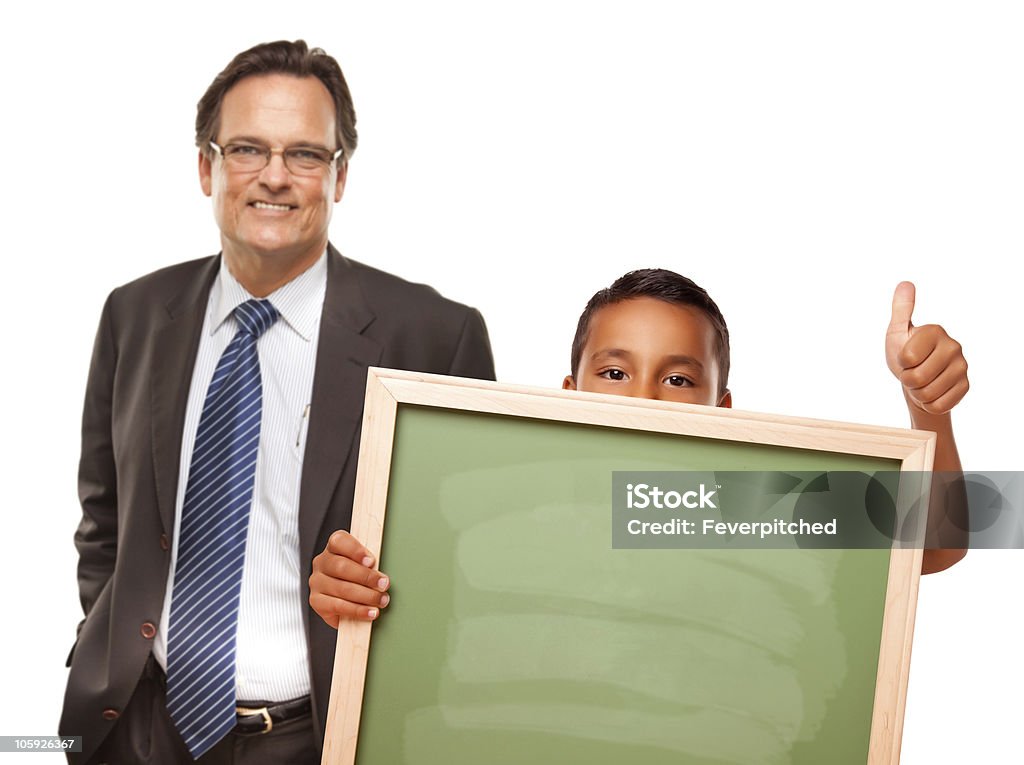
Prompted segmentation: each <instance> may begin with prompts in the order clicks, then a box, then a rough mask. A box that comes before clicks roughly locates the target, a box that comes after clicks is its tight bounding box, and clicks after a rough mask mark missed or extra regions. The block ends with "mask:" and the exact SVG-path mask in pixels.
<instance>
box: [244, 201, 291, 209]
mask: <svg viewBox="0 0 1024 765" xmlns="http://www.w3.org/2000/svg"><path fill="white" fill-rule="evenodd" d="M252 206H253V207H255V208H256V209H257V210H290V209H292V208H291V205H275V204H271V203H270V202H253V203H252Z"/></svg>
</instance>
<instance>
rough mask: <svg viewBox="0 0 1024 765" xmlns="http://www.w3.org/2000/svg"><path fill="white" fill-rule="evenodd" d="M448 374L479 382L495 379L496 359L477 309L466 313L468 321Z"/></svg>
mask: <svg viewBox="0 0 1024 765" xmlns="http://www.w3.org/2000/svg"><path fill="white" fill-rule="evenodd" d="M448 374H450V375H454V376H456V377H473V378H476V379H478V380H494V379H495V374H494V357H493V356H492V355H491V341H490V338H488V336H487V326H486V325H485V324H484V317H483V316H481V315H480V312H479V311H477V310H476V309H475V308H470V309H469V310H468V311H467V312H466V320H465V321H464V322H463V324H462V331H461V334H460V335H459V341H458V343H457V344H456V347H455V355H454V356H452V360H451V364H450V365H449V368H448Z"/></svg>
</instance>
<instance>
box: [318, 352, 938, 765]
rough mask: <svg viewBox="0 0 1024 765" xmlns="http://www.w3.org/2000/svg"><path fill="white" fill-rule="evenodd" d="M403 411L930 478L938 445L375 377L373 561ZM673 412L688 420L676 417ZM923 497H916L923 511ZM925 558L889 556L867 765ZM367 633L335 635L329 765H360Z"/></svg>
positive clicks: (902, 685)
mask: <svg viewBox="0 0 1024 765" xmlns="http://www.w3.org/2000/svg"><path fill="white" fill-rule="evenodd" d="M399 404H414V405H419V406H428V407H438V408H443V409H459V410H466V411H472V412H482V413H488V414H500V415H511V416H517V417H529V418H533V419H542V420H558V421H562V422H569V423H578V424H585V425H598V426H606V427H614V428H619V429H622V428H625V429H633V430H643V431H648V432H658V433H671V434H677V435H685V436H698V437H703V438H714V439H720V440H727V441H737V442H744V443H756V444H764V445H771V446H782V447H791V448H798V449H814V450H818V451H827V452H839V453H844V454H855V455H861V456H870V457H881V458H888V459H896V460H900V461H901V464H902V468H901V469H902V470H903V471H921V472H923V471H930V470H931V468H932V462H933V459H934V453H935V434H934V433H929V432H926V431H914V430H904V429H898V428H886V427H879V426H870V425H855V424H851V423H842V422H831V421H827V420H814V419H807V418H797V417H788V416H783V415H771V414H761V413H754V412H744V411H738V410H733V409H722V408H718V407H707V406H694V405H687V404H675V403H669V402H662V401H651V400H646V399H635V398H626V397H620V396H608V395H604V394H594V393H579V392H576V391H562V390H557V389H547V388H533V387H525V386H517V385H505V384H501V383H493V382H486V381H480V380H468V379H463V378H457V377H445V376H440V375H429V374H422V373H414V372H403V371H396V370H390V369H379V368H371V369H370V370H369V373H368V375H367V384H366V399H365V404H364V410H363V423H362V437H361V445H360V449H359V465H358V470H357V477H356V487H355V497H354V503H353V512H352V529H351V532H352V535H353V536H354V537H355V538H356V539H358V540H360V541H361V542H362V543H363V544H364V545H366V547H367V548H369V549H370V550H371V551H372V552H373V553H374V554H375V555H376V556H377V557H378V559H379V558H380V552H381V550H380V547H381V539H382V536H383V531H384V514H385V509H386V505H387V496H388V483H389V479H390V469H391V454H392V446H393V437H394V431H395V421H396V416H397V409H398V405H399ZM680 412H685V413H686V414H687V415H688V416H687V417H678V416H674V415H677V414H678V413H680ZM927 490H928V487H924V488H923V492H924V496H923V497H922V499H923V502H924V503H925V505H924V506H925V507H927V501H928V497H927V495H926V493H927ZM902 491H903V488H902V487H901V492H902ZM922 534H923V529H922ZM922 547H923V545H922V544H915V545H913V548H912V549H909V548H907V549H896V548H894V549H893V550H892V553H891V558H890V565H889V576H888V584H887V591H886V598H885V614H884V620H883V625H882V638H881V646H880V650H879V661H878V673H877V677H876V683H875V698H874V713H873V715H872V720H871V734H870V742H869V750H868V751H869V754H868V761H867V762H868V765H896V764H897V763H898V762H899V757H900V743H901V739H902V731H903V716H904V708H905V703H906V691H907V682H908V678H909V672H910V650H911V643H912V639H913V631H914V615H915V612H916V608H917V592H918V583H919V580H920V573H921V562H922V556H923V549H922ZM371 627H372V623H371V622H362V621H354V620H342V623H341V625H340V629H339V631H338V646H337V652H336V654H335V665H334V676H333V682H332V685H331V699H330V711H329V713H328V719H327V735H326V739H325V742H324V754H323V759H322V762H323V763H324V764H325V765H328V764H329V765H341V764H344V765H352V763H354V762H355V754H356V742H357V738H358V734H359V719H360V714H361V712H362V698H363V687H364V681H365V675H366V665H367V659H368V655H369V647H370V632H371Z"/></svg>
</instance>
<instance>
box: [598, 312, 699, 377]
mask: <svg viewBox="0 0 1024 765" xmlns="http://www.w3.org/2000/svg"><path fill="white" fill-rule="evenodd" d="M610 352H615V353H619V354H621V353H626V354H629V355H631V356H634V357H636V358H638V359H644V360H648V361H655V360H662V359H668V358H670V357H674V356H686V357H689V358H692V359H693V360H695V361H696V362H698V363H699V364H701V365H702V366H704V367H705V368H706V369H708V370H709V371H710V369H711V368H712V367H713V368H714V369H716V370H717V368H718V358H717V355H716V350H715V329H714V326H713V325H712V323H711V320H710V319H709V318H708V317H707V315H706V314H705V313H704V311H702V310H701V309H700V308H697V307H696V306H690V305H681V304H678V303H669V302H667V301H664V300H659V299H657V298H649V297H639V298H630V299H629V300H622V301H619V302H618V303H611V304H609V305H606V306H603V307H601V308H599V309H598V310H597V311H595V312H594V315H593V316H592V317H591V321H590V328H589V332H588V333H587V340H586V344H585V345H584V347H583V354H582V355H583V358H584V359H587V358H593V357H594V356H595V355H596V354H602V353H603V354H607V353H610Z"/></svg>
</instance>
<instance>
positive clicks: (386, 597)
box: [380, 593, 391, 608]
mask: <svg viewBox="0 0 1024 765" xmlns="http://www.w3.org/2000/svg"><path fill="white" fill-rule="evenodd" d="M390 602H391V596H390V595H388V594H387V593H384V594H383V595H381V596H380V607H381V608H384V606H386V605H387V604H388V603H390Z"/></svg>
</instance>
